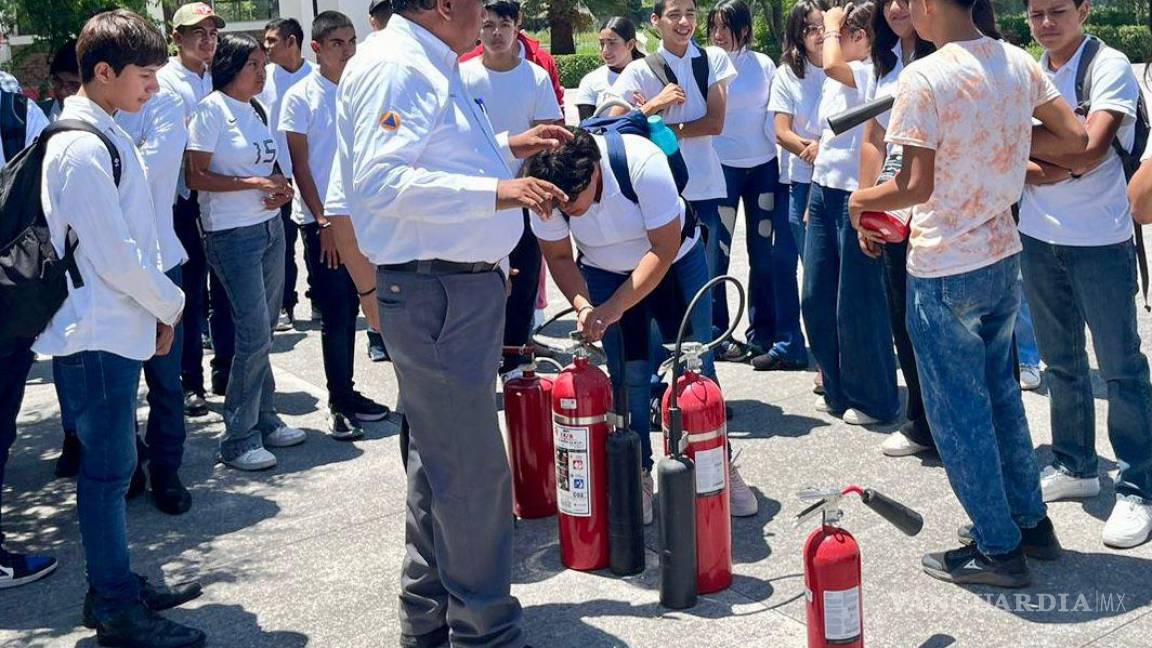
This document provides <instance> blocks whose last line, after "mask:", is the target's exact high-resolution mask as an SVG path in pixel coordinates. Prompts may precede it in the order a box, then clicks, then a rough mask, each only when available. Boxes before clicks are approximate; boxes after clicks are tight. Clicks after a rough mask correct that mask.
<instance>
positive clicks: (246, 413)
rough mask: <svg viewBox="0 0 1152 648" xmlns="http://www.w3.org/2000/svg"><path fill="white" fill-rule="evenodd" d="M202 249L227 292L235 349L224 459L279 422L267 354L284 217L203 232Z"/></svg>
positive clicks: (254, 444) (280, 283)
mask: <svg viewBox="0 0 1152 648" xmlns="http://www.w3.org/2000/svg"><path fill="white" fill-rule="evenodd" d="M204 251H205V255H206V256H207V257H208V264H209V265H210V266H212V270H213V271H214V272H215V273H216V276H218V277H219V278H220V283H221V284H223V286H224V290H225V291H226V292H227V294H228V300H229V301H230V302H231V305H232V320H233V322H234V324H235V327H236V355H235V357H234V358H233V360H232V371H231V373H229V377H228V394H227V396H225V398H224V428H225V436H224V439H223V441H221V443H220V455H221V457H222V458H223V459H224V460H225V461H230V460H232V459H235V458H236V457H239V456H240V455H242V454H244V453H245V452H248V451H249V450H253V449H255V448H260V447H263V438H262V435H261V433H262V432H272V431H274V430H275V429H276V428H277V427H278V426H279V425H280V422H279V418H278V417H277V416H276V406H275V403H274V399H275V395H276V381H275V380H274V379H273V377H272V366H271V364H270V363H269V361H268V354H269V353H270V352H271V350H272V327H273V326H275V325H276V319H277V318H278V316H279V314H280V302H281V300H283V298H284V294H283V291H284V223H283V222H282V221H281V220H280V219H279V218H272V219H269V220H267V221H264V222H263V223H260V224H257V225H249V226H247V227H237V228H233V229H228V230H221V231H218V232H205V233H204Z"/></svg>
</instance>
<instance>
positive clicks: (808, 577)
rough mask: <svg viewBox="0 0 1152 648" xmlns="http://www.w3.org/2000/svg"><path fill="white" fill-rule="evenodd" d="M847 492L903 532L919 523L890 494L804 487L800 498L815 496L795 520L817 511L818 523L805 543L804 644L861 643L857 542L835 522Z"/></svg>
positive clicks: (842, 646)
mask: <svg viewBox="0 0 1152 648" xmlns="http://www.w3.org/2000/svg"><path fill="white" fill-rule="evenodd" d="M849 493H855V494H856V495H859V496H860V500H861V501H862V502H864V504H865V505H866V506H868V507H869V508H871V509H872V510H873V511H875V512H876V513H878V514H880V516H881V517H883V518H884V519H886V520H888V521H889V522H891V523H892V524H893V525H894V526H895V527H896V528H898V529H900V530H901V531H903V532H904V533H905V534H907V535H910V536H914V535H916V534H917V533H920V529H922V528H923V527H924V518H922V517H921V516H920V514H919V513H917V512H916V511H913V510H912V509H910V508H908V507H907V506H904V505H903V504H901V503H899V502H897V501H895V500H893V499H892V498H890V497H888V496H886V495H883V494H881V493H879V492H878V491H875V490H872V489H871V488H863V489H862V488H860V487H859V486H848V487H847V488H844V489H843V490H836V489H825V490H820V489H809V490H806V491H802V492H801V493H799V496H800V498H801V499H802V500H805V501H812V500H815V503H813V504H812V505H811V506H809V507H808V508H806V509H804V510H803V511H801V512H800V514H799V515H797V516H796V525H797V526H799V525H800V524H801V523H802V522H804V521H805V520H807V519H809V518H811V517H813V516H815V515H816V514H817V513H819V514H820V515H821V518H822V519H821V523H820V528H818V529H816V530H815V531H813V532H812V534H811V535H809V536H808V540H807V541H806V542H805V543H804V588H805V591H804V596H805V600H806V608H807V613H808V648H863V647H864V603H863V601H864V599H863V593H862V591H861V587H860V586H861V582H862V581H861V570H860V547H859V545H858V544H856V538H854V537H853V536H852V534H851V533H848V531H847V530H846V529H844V528H841V527H840V519H841V518H842V517H843V516H844V512H843V511H842V510H840V500H841V498H842V497H843V496H845V495H848V494H849Z"/></svg>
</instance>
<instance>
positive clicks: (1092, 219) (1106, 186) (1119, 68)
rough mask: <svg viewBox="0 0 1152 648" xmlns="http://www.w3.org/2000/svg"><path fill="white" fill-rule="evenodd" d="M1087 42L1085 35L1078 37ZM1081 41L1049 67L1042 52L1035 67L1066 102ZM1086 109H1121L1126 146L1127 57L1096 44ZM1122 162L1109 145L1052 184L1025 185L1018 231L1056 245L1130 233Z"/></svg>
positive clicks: (1130, 134)
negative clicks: (1100, 157)
mask: <svg viewBox="0 0 1152 648" xmlns="http://www.w3.org/2000/svg"><path fill="white" fill-rule="evenodd" d="M1084 42H1085V43H1087V42H1088V41H1087V39H1085V41H1084ZM1083 52H1084V45H1083V44H1081V45H1080V49H1078V50H1077V51H1076V54H1075V55H1073V56H1072V59H1071V60H1070V61H1068V62H1067V63H1065V64H1064V65H1063V66H1062V67H1061V68H1060V69H1059V70H1056V71H1053V70H1052V68H1051V65H1050V63H1049V62H1048V56H1047V54H1045V55H1044V56H1043V57H1042V58H1041V59H1040V67H1042V68H1043V69H1044V71H1045V72H1046V73H1047V74H1048V78H1050V79H1052V83H1053V84H1054V85H1055V86H1056V89H1057V90H1059V91H1060V94H1061V96H1063V97H1064V99H1065V101H1067V102H1068V104H1069V105H1071V106H1076V105H1078V104H1079V103H1080V102H1079V101H1077V97H1076V69H1077V67H1079V65H1080V56H1081V54H1082V53H1083ZM1089 91H1090V93H1091V97H1089V103H1090V104H1091V107H1090V110H1091V111H1092V112H1097V111H1101V110H1108V111H1114V112H1118V113H1121V114H1123V115H1124V118H1123V120H1122V121H1121V123H1120V130H1119V131H1118V132H1117V136H1118V137H1119V138H1120V144H1121V145H1123V146H1124V147H1125V149H1126V150H1128V149H1131V148H1132V145H1133V142H1134V141H1135V139H1136V105H1137V103H1138V102H1139V100H1140V84H1139V82H1137V80H1136V75H1135V74H1133V73H1132V65H1131V64H1130V63H1129V62H1128V57H1127V56H1124V54H1122V53H1120V52H1118V51H1116V50H1114V49H1112V48H1111V47H1102V48H1100V51H1099V52H1098V53H1097V54H1096V60H1095V64H1094V66H1093V68H1092V79H1091V87H1090V88H1089ZM1127 188H1128V184H1127V181H1126V180H1125V179H1124V163H1123V161H1122V160H1121V159H1120V155H1119V154H1118V153H1116V151H1115V150H1114V149H1112V148H1111V147H1109V149H1108V153H1107V154H1105V157H1104V162H1103V163H1101V164H1100V166H1098V167H1096V168H1095V169H1092V170H1091V171H1089V172H1088V173H1085V174H1084V175H1083V176H1081V177H1079V178H1073V179H1069V180H1065V181H1063V182H1058V183H1056V184H1051V185H1044V186H1037V185H1025V186H1024V198H1023V199H1021V201H1020V232H1021V233H1023V234H1026V235H1027V236H1030V237H1032V238H1034V239H1038V240H1041V241H1044V242H1045V243H1053V244H1056V245H1112V244H1115V243H1121V242H1123V241H1127V240H1128V239H1130V238H1132V211H1131V206H1130V205H1129V203H1128V192H1127Z"/></svg>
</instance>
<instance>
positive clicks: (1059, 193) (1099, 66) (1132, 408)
mask: <svg viewBox="0 0 1152 648" xmlns="http://www.w3.org/2000/svg"><path fill="white" fill-rule="evenodd" d="M1088 12H1089V4H1088V2H1085V1H1082V0H1029V1H1028V18H1029V23H1030V25H1031V27H1032V34H1033V36H1034V37H1035V38H1036V40H1037V41H1038V42H1039V43H1040V44H1041V45H1042V46H1043V47H1044V50H1045V51H1044V55H1043V56H1042V57H1041V59H1040V64H1041V67H1043V68H1044V71H1045V72H1046V73H1047V74H1048V77H1049V78H1050V79H1052V82H1053V83H1054V84H1055V86H1056V88H1057V89H1058V90H1059V91H1060V94H1061V95H1062V96H1063V97H1064V99H1065V100H1067V101H1068V103H1069V104H1071V105H1073V106H1079V107H1080V110H1079V114H1081V115H1082V116H1083V115H1086V121H1085V127H1086V129H1087V131H1088V148H1087V150H1086V151H1085V152H1083V153H1081V154H1076V155H1069V156H1063V157H1051V156H1043V155H1037V154H1035V152H1034V154H1033V158H1039V159H1040V160H1041V161H1034V162H1030V163H1029V169H1028V185H1027V186H1026V188H1025V191H1024V198H1023V200H1021V202H1020V234H1021V237H1020V238H1021V241H1022V243H1023V245H1024V252H1023V254H1022V256H1021V264H1020V265H1021V269H1022V271H1023V274H1024V291H1025V293H1026V294H1027V296H1028V303H1029V305H1030V306H1031V308H1032V321H1033V324H1034V326H1035V330H1036V341H1037V342H1038V343H1039V346H1040V356H1041V358H1042V359H1043V360H1044V362H1045V363H1046V364H1047V365H1048V381H1047V382H1048V389H1049V396H1050V398H1049V403H1050V407H1051V410H1052V451H1053V453H1054V455H1055V460H1054V461H1053V463H1052V465H1050V466H1046V467H1044V468H1043V470H1042V471H1041V479H1040V486H1041V488H1042V490H1043V494H1044V500H1045V501H1048V502H1051V501H1056V500H1060V499H1066V498H1085V497H1095V496H1096V495H1098V494H1099V493H1100V477H1099V474H1098V472H1099V462H1098V459H1097V456H1096V421H1095V409H1096V408H1095V405H1094V401H1093V389H1092V378H1091V375H1090V372H1089V366H1088V362H1087V356H1086V341H1085V336H1084V327H1085V325H1087V327H1088V330H1090V331H1091V332H1092V347H1093V349H1094V350H1095V352H1096V360H1097V361H1098V363H1099V365H1100V373H1101V374H1102V377H1103V379H1104V382H1105V383H1107V385H1108V436H1109V438H1110V440H1111V441H1112V448H1113V450H1114V451H1115V452H1116V459H1117V460H1119V462H1120V466H1121V468H1120V476H1119V478H1118V479H1117V480H1116V498H1117V501H1116V505H1115V507H1114V508H1113V509H1112V515H1111V517H1109V518H1108V522H1107V523H1106V524H1105V525H1104V531H1103V539H1104V544H1106V545H1109V546H1113V547H1122V548H1123V547H1133V546H1136V545H1138V544H1141V543H1143V542H1144V541H1145V540H1147V539H1148V537H1149V535H1150V534H1152V384H1150V383H1149V375H1148V360H1147V358H1145V356H1144V354H1143V353H1141V351H1140V335H1139V332H1138V331H1137V326H1136V302H1135V299H1134V298H1135V295H1136V287H1137V283H1136V250H1135V247H1134V246H1133V244H1132V234H1133V232H1132V215H1131V211H1130V208H1129V203H1128V197H1127V192H1126V187H1125V176H1124V165H1123V161H1122V160H1121V158H1120V156H1119V154H1118V153H1117V152H1116V149H1115V145H1116V144H1119V146H1120V147H1123V148H1124V149H1125V150H1131V149H1132V146H1133V141H1134V138H1135V131H1136V128H1135V117H1136V107H1137V104H1138V102H1139V100H1140V86H1139V83H1138V82H1137V80H1136V76H1135V75H1134V74H1133V72H1132V66H1131V64H1130V63H1129V62H1128V57H1126V56H1124V54H1122V53H1120V52H1118V51H1116V50H1114V49H1112V48H1110V47H1107V46H1106V45H1103V44H1102V43H1101V42H1100V41H1098V40H1096V39H1095V38H1093V37H1090V36H1085V35H1084V29H1083V25H1084V22H1085V21H1086V20H1087V18H1088ZM1093 51H1094V52H1095V56H1094V57H1092V58H1091V59H1090V62H1091V68H1090V69H1089V70H1088V72H1087V73H1086V76H1085V77H1084V79H1083V88H1081V90H1082V94H1080V95H1078V94H1077V87H1076V86H1077V75H1078V70H1080V69H1082V68H1083V66H1084V65H1086V64H1087V63H1086V61H1085V57H1087V56H1091V54H1092V52H1093Z"/></svg>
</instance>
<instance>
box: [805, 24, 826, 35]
mask: <svg viewBox="0 0 1152 648" xmlns="http://www.w3.org/2000/svg"><path fill="white" fill-rule="evenodd" d="M813 34H815V35H817V36H823V35H824V25H811V24H809V25H804V35H805V36H811V35H813Z"/></svg>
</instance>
